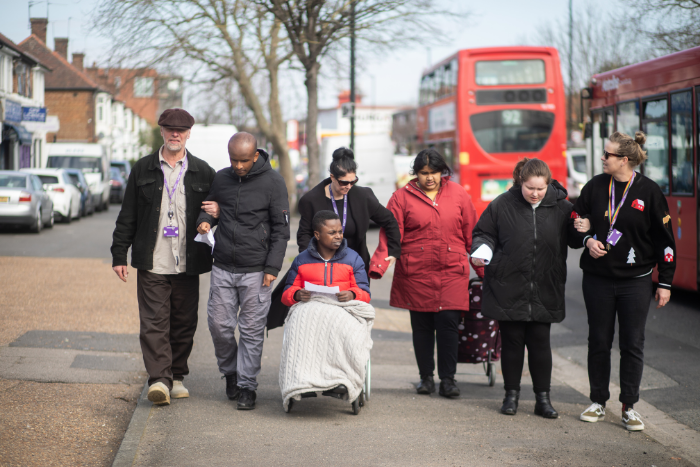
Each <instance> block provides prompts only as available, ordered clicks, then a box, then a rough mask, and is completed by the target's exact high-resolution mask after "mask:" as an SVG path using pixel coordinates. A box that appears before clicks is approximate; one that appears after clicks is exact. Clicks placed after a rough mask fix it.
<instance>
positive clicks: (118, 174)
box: [109, 167, 122, 179]
mask: <svg viewBox="0 0 700 467" xmlns="http://www.w3.org/2000/svg"><path fill="white" fill-rule="evenodd" d="M109 175H110V177H112V178H113V179H115V178H116V179H119V178H121V175H122V173H121V171H120V170H119V168H118V167H111V168H110V169H109Z"/></svg>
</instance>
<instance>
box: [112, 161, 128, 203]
mask: <svg viewBox="0 0 700 467" xmlns="http://www.w3.org/2000/svg"><path fill="white" fill-rule="evenodd" d="M109 184H110V185H111V187H112V188H110V195H109V201H110V202H112V203H121V202H122V201H124V193H126V180H125V179H124V177H122V173H121V172H120V171H119V167H111V168H110V180H109Z"/></svg>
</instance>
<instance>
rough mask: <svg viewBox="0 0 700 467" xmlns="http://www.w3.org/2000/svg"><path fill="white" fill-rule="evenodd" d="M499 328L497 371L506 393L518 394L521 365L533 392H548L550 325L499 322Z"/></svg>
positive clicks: (549, 380)
mask: <svg viewBox="0 0 700 467" xmlns="http://www.w3.org/2000/svg"><path fill="white" fill-rule="evenodd" d="M498 326H499V328H500V329H501V342H502V343H503V347H502V349H501V371H503V382H504V383H505V384H504V386H505V389H506V391H511V390H515V391H520V378H521V376H522V374H523V364H524V362H525V347H527V364H528V366H529V368H530V376H531V377H532V389H533V391H534V392H536V393H538V392H549V389H550V385H551V383H552V348H551V347H550V345H549V331H550V329H551V327H552V325H551V323H538V322H535V321H499V322H498Z"/></svg>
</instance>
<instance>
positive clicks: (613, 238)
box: [606, 229, 622, 246]
mask: <svg viewBox="0 0 700 467" xmlns="http://www.w3.org/2000/svg"><path fill="white" fill-rule="evenodd" d="M621 237H622V232H620V231H619V230H617V229H613V230H612V232H610V233H609V234H608V238H607V240H606V241H607V242H608V243H609V244H611V245H612V246H615V245H617V242H618V241H619V240H620V238H621Z"/></svg>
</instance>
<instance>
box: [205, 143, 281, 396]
mask: <svg viewBox="0 0 700 467" xmlns="http://www.w3.org/2000/svg"><path fill="white" fill-rule="evenodd" d="M228 152H229V157H230V159H231V168H226V169H223V170H220V171H219V172H218V173H217V174H216V178H215V179H214V184H213V185H212V189H211V192H210V193H209V196H208V197H207V199H206V200H207V201H216V202H218V204H219V208H220V217H219V220H218V228H217V229H216V233H215V235H214V240H215V247H214V268H213V269H212V274H211V292H210V293H209V303H208V304H207V313H208V322H209V331H210V332H211V336H212V339H213V341H214V352H215V354H216V359H217V362H218V364H219V371H220V372H221V373H222V374H223V375H224V376H225V377H226V395H227V396H228V398H229V399H231V400H238V409H239V410H250V409H253V408H255V397H256V396H255V390H256V389H257V387H258V383H257V381H256V379H257V376H258V374H259V373H260V361H261V358H262V349H263V340H264V331H265V322H266V320H267V313H268V311H269V309H270V300H271V293H272V282H273V281H274V280H275V279H277V276H278V275H279V272H280V269H281V268H282V262H283V260H284V254H285V252H286V249H287V242H288V241H289V201H288V200H287V188H286V186H285V184H284V179H283V178H282V176H281V175H280V174H278V173H277V172H275V171H274V170H272V166H271V165H270V156H269V155H268V154H267V153H266V152H265V151H263V150H262V149H257V141H256V140H255V137H254V136H253V135H251V134H250V133H245V132H240V133H236V134H235V135H233V137H232V138H231V140H230V141H229V145H228ZM215 222H216V221H215V219H214V218H212V217H211V216H210V215H209V214H207V213H206V212H204V211H202V213H201V214H200V215H199V219H198V220H197V225H198V228H197V230H198V231H199V233H201V234H206V233H207V232H209V229H210V228H211V226H212V225H214V223H215ZM239 307H240V313H239ZM237 325H240V334H241V338H240V351H239V348H238V344H237V343H236V335H235V331H236V326H237Z"/></svg>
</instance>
